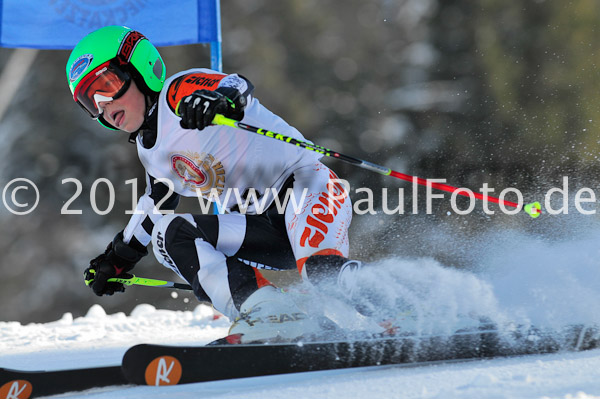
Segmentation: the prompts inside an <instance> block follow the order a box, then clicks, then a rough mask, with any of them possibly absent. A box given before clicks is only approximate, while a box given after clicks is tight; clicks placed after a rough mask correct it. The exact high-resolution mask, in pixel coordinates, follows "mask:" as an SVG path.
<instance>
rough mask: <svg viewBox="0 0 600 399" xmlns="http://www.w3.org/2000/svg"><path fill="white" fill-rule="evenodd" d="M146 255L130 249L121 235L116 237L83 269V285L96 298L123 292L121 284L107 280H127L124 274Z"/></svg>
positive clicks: (142, 251)
mask: <svg viewBox="0 0 600 399" xmlns="http://www.w3.org/2000/svg"><path fill="white" fill-rule="evenodd" d="M147 254H148V250H147V249H146V248H143V250H142V249H141V248H140V249H136V248H132V247H130V246H129V245H127V244H126V243H125V242H124V241H123V233H122V232H121V233H119V234H117V235H116V237H115V239H114V240H113V242H111V243H110V244H108V247H106V251H104V253H103V254H100V255H98V256H97V257H96V258H94V259H92V260H91V261H90V266H89V267H88V268H87V269H85V271H84V273H83V276H84V279H85V284H86V285H88V286H90V287H91V288H92V290H93V291H94V294H96V295H98V296H102V295H112V294H114V293H115V292H123V291H125V287H124V286H123V284H121V283H116V282H112V281H111V282H108V281H107V280H108V279H109V278H113V277H117V276H120V277H125V278H129V277H131V275H128V274H127V273H126V272H128V271H130V270H131V269H133V267H134V266H135V264H136V263H137V262H139V260H140V259H142V258H143V257H144V256H146V255H147Z"/></svg>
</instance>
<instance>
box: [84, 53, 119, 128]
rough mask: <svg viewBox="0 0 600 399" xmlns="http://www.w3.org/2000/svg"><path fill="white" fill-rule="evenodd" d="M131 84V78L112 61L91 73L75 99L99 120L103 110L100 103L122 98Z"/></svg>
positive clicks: (85, 78)
mask: <svg viewBox="0 0 600 399" xmlns="http://www.w3.org/2000/svg"><path fill="white" fill-rule="evenodd" d="M130 83H131V77H130V76H129V75H128V74H127V73H125V72H123V71H121V70H120V69H119V68H116V67H114V66H113V65H112V64H111V63H110V61H109V62H105V63H104V64H102V65H100V66H98V67H97V68H96V69H94V70H93V71H91V72H90V73H89V74H88V75H87V76H86V77H84V78H83V79H82V80H81V82H79V84H78V85H77V87H76V89H75V93H74V95H73V99H74V100H75V101H76V102H78V103H79V104H80V105H81V106H82V107H83V108H84V109H85V110H86V111H87V112H89V114H90V115H91V116H92V117H93V118H98V117H99V116H100V114H102V112H103V109H102V108H101V107H99V106H98V103H100V102H108V101H112V100H116V99H118V98H119V97H121V96H122V95H123V94H125V92H126V91H127V89H129V85H130Z"/></svg>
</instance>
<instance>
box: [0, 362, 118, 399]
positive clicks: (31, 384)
mask: <svg viewBox="0 0 600 399" xmlns="http://www.w3.org/2000/svg"><path fill="white" fill-rule="evenodd" d="M126 384H128V382H127V380H126V379H125V377H124V376H123V373H122V372H121V366H120V365H119V366H108V367H94V368H80V369H68V370H47V371H46V370H40V371H26V370H12V369H6V368H0V399H8V398H11V399H14V398H18V399H29V398H36V397H40V396H47V395H56V394H60V393H65V392H72V391H84V390H86V389H91V388H98V387H105V386H112V385H126Z"/></svg>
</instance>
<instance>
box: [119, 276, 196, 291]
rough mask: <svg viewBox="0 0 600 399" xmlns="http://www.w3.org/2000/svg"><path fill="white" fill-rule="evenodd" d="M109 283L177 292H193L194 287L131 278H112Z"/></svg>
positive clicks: (149, 279) (170, 282) (150, 279)
mask: <svg viewBox="0 0 600 399" xmlns="http://www.w3.org/2000/svg"><path fill="white" fill-rule="evenodd" d="M107 281H108V282H114V283H121V284H124V285H143V286H146V287H158V288H174V289H176V290H186V291H192V286H191V285H188V284H183V283H174V282H172V281H165V280H155V279H152V278H144V277H136V276H131V277H130V278H123V277H112V278H109V279H108V280H107Z"/></svg>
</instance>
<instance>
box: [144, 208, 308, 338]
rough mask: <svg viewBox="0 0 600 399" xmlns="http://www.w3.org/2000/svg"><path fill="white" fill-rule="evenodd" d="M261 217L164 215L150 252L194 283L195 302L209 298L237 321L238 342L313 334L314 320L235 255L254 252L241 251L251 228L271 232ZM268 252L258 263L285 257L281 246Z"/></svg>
mask: <svg viewBox="0 0 600 399" xmlns="http://www.w3.org/2000/svg"><path fill="white" fill-rule="evenodd" d="M259 218H260V216H242V215H236V214H229V215H218V216H215V215H189V214H185V215H168V216H165V217H163V218H162V219H161V220H160V221H159V222H158V223H157V224H156V226H155V227H154V231H153V248H154V254H155V256H156V258H157V259H158V261H159V262H161V263H162V264H163V265H165V266H167V267H169V268H171V269H172V270H174V271H175V272H176V273H177V274H179V275H180V276H181V277H182V278H184V279H185V280H187V281H188V282H189V283H190V284H191V285H192V287H193V289H194V293H195V294H196V296H197V297H198V299H199V300H202V301H210V302H212V304H213V306H214V307H215V308H216V309H217V310H219V311H220V312H222V313H224V314H225V315H227V316H228V317H229V318H230V319H231V320H235V322H234V324H233V325H232V328H231V331H230V334H239V335H243V338H242V342H250V341H256V340H273V339H283V340H291V339H294V338H296V337H298V336H300V335H304V334H305V333H312V332H314V331H316V330H317V329H318V326H317V325H316V324H315V322H313V321H312V320H310V319H309V318H308V317H307V316H306V314H304V313H303V312H301V311H300V310H299V309H298V307H297V306H296V305H295V304H294V302H293V301H292V300H291V299H290V298H289V296H288V295H286V294H284V293H282V292H281V291H280V290H277V289H275V288H274V287H273V286H271V285H270V284H269V282H268V281H267V280H266V279H264V278H263V277H262V275H261V274H260V272H259V271H258V270H257V269H255V268H252V267H250V266H249V265H248V264H246V263H244V262H243V261H242V260H241V259H240V258H239V256H240V255H246V258H248V257H249V255H252V254H256V251H254V250H249V249H245V246H247V245H248V244H249V243H250V242H252V239H250V238H248V237H247V236H248V234H247V233H248V232H249V231H251V232H254V233H260V232H261V229H260V228H259V227H260V226H262V233H263V238H268V237H269V234H270V233H271V234H272V233H273V231H269V227H268V223H267V224H265V223H264V222H263V221H261V220H260V219H259ZM253 219H256V220H253ZM271 238H273V239H275V238H274V237H271ZM288 247H289V243H288ZM269 251H270V252H271V253H272V254H273V257H272V259H269V257H266V258H260V260H261V261H263V262H266V263H269V264H271V263H273V260H281V259H285V250H284V251H283V253H278V251H277V249H274V248H272V247H271V248H270V249H269ZM279 252H282V251H279ZM250 259H259V258H253V257H251V256H250ZM245 261H246V262H248V263H252V264H256V261H248V260H245Z"/></svg>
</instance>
